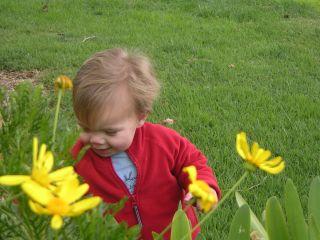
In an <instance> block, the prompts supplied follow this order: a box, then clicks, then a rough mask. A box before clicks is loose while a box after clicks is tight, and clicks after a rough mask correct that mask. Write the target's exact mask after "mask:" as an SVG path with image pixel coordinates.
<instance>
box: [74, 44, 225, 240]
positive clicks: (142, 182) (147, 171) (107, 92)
mask: <svg viewBox="0 0 320 240" xmlns="http://www.w3.org/2000/svg"><path fill="white" fill-rule="evenodd" d="M159 89H160V86H159V83H158V81H157V80H156V78H155V75H154V73H153V69H152V66H151V64H150V62H149V60H148V59H147V58H146V57H144V56H142V55H139V54H129V53H127V52H126V51H125V50H123V49H110V50H106V51H103V52H98V53H96V54H94V55H93V56H92V57H91V58H89V59H88V60H87V61H86V62H85V63H84V64H83V65H82V67H81V68H80V70H79V71H78V73H77V75H76V77H75V79H74V88H73V106H74V111H75V114H76V117H77V119H78V122H79V125H80V126H81V127H82V128H83V133H82V134H81V135H80V138H79V139H78V141H77V143H76V144H75V145H74V147H73V149H72V154H73V157H74V158H76V157H77V155H78V153H79V151H80V150H81V148H82V147H83V146H85V145H89V146H90V148H89V149H88V150H87V151H86V153H85V154H84V156H83V157H82V159H81V160H80V161H79V162H78V163H77V164H76V166H75V168H76V171H77V173H78V174H79V175H80V176H82V177H83V179H84V181H85V182H87V183H88V184H89V186H90V189H89V191H90V192H91V193H92V194H93V195H98V196H100V197H102V198H103V200H104V201H105V202H107V203H115V202H118V201H119V200H120V199H122V198H124V197H128V200H127V202H126V203H125V206H124V208H123V209H122V210H121V211H120V212H118V213H117V214H116V216H115V218H116V220H117V221H119V222H120V221H125V222H126V223H127V224H128V225H129V226H133V225H136V224H139V225H140V226H141V238H142V239H146V240H149V239H152V235H151V233H152V231H154V232H157V233H160V232H161V231H162V230H163V229H164V228H165V227H166V226H167V225H168V224H169V223H170V222H171V221H172V217H173V215H174V213H175V211H176V210H177V208H178V205H179V202H180V201H182V202H183V199H184V198H185V195H186V193H187V189H188V184H189V180H188V176H187V174H186V173H184V172H183V171H182V169H183V168H184V167H186V166H190V165H194V166H195V167H196V169H197V172H198V179H201V180H204V181H205V182H206V183H208V184H209V186H210V187H211V188H212V191H213V193H214V194H216V196H217V197H218V198H220V189H219V187H218V184H217V181H216V178H215V176H214V173H213V172H212V170H211V168H210V167H208V165H207V160H206V158H205V156H204V155H203V154H202V153H201V152H200V151H199V150H198V149H197V148H196V147H195V146H194V145H193V144H192V143H190V142H189V141H188V140H187V139H186V138H184V137H182V136H180V135H179V134H178V133H177V132H175V131H174V130H172V129H169V128H166V127H164V126H161V125H158V124H152V123H149V122H146V119H147V117H148V114H149V113H150V112H151V110H152V104H153V102H154V99H155V98H156V96H157V95H158V92H159ZM186 214H187V216H188V218H189V220H190V222H191V224H192V226H195V225H196V224H197V217H196V214H195V211H194V209H193V208H192V207H191V208H188V210H187V211H186ZM198 232H199V229H196V231H195V232H194V234H193V238H195V236H196V235H197V233H198ZM169 236H170V232H169V231H168V232H167V233H166V234H165V238H166V239H168V238H169Z"/></svg>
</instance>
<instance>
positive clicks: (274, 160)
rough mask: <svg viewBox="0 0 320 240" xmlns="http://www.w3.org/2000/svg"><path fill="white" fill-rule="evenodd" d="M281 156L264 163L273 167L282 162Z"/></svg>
mask: <svg viewBox="0 0 320 240" xmlns="http://www.w3.org/2000/svg"><path fill="white" fill-rule="evenodd" d="M282 161H283V160H282V157H275V158H273V159H271V160H269V161H267V162H265V165H268V166H270V167H275V166H277V165H278V164H280V163H281V162H282Z"/></svg>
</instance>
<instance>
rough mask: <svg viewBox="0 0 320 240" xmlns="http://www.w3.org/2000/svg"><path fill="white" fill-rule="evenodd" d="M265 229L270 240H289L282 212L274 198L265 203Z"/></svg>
mask: <svg viewBox="0 0 320 240" xmlns="http://www.w3.org/2000/svg"><path fill="white" fill-rule="evenodd" d="M266 228H267V232H268V235H269V239H270V240H280V239H281V240H289V233H288V228H287V225H286V220H285V217H284V214H283V210H282V208H281V205H280V203H279V201H278V199H277V198H276V197H271V198H269V199H268V201H267V207H266Z"/></svg>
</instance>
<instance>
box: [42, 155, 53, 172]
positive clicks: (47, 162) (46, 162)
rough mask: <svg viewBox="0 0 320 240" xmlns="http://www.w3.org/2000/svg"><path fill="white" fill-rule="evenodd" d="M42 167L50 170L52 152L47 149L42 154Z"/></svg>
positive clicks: (47, 170)
mask: <svg viewBox="0 0 320 240" xmlns="http://www.w3.org/2000/svg"><path fill="white" fill-rule="evenodd" d="M43 167H44V169H45V170H46V172H50V171H51V169H52V167H53V154H52V152H50V151H48V152H46V154H45V155H44V163H43Z"/></svg>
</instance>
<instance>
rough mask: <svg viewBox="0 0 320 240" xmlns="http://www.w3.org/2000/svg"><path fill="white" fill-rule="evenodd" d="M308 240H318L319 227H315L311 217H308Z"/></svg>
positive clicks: (319, 235) (319, 237)
mask: <svg viewBox="0 0 320 240" xmlns="http://www.w3.org/2000/svg"><path fill="white" fill-rule="evenodd" d="M309 239H310V240H319V239H320V229H319V226H317V223H316V221H315V219H314V217H313V215H311V216H310V224H309Z"/></svg>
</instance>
